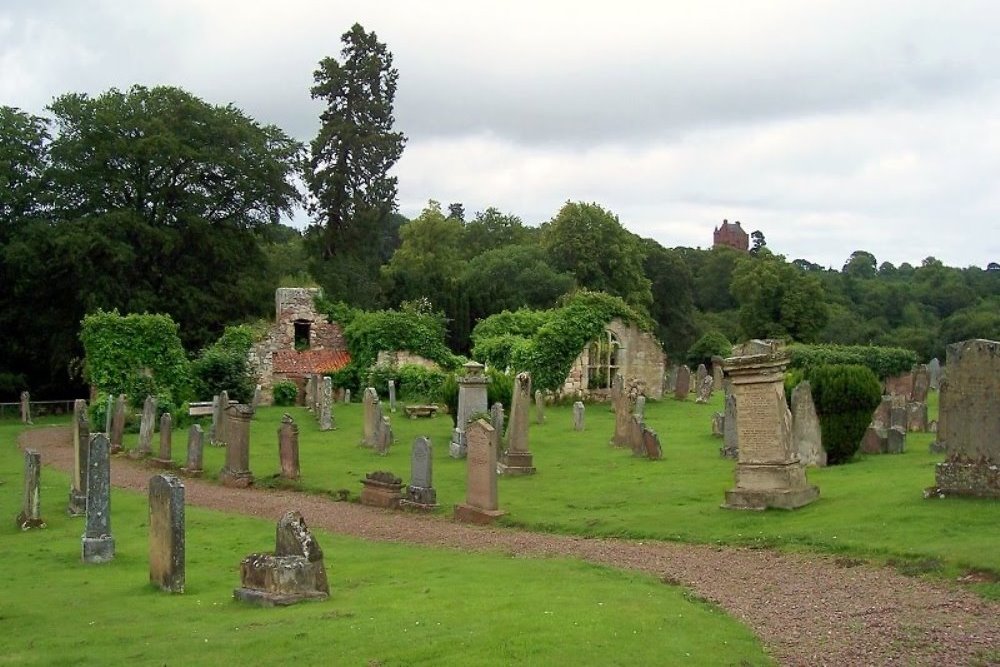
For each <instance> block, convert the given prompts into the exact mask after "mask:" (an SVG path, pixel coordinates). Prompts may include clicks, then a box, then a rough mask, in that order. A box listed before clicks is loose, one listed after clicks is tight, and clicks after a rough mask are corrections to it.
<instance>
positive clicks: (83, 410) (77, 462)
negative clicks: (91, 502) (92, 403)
mask: <svg viewBox="0 0 1000 667" xmlns="http://www.w3.org/2000/svg"><path fill="white" fill-rule="evenodd" d="M89 448H90V422H88V421H87V402H86V401H85V400H83V399H77V400H75V401H73V481H72V484H71V485H70V488H69V503H68V504H67V506H66V514H68V515H70V516H84V515H86V514H87V452H88V449H89Z"/></svg>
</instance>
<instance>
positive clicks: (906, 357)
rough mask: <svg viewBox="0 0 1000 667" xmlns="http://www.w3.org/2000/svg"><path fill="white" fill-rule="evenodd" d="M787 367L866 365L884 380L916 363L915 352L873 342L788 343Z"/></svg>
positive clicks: (905, 370)
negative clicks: (846, 343)
mask: <svg viewBox="0 0 1000 667" xmlns="http://www.w3.org/2000/svg"><path fill="white" fill-rule="evenodd" d="M788 347H789V351H790V352H791V355H792V360H791V363H790V366H791V367H792V368H801V369H804V370H806V371H808V370H809V369H811V368H815V367H817V366H823V365H843V364H852V365H860V366H865V367H866V368H868V369H870V370H871V371H872V372H873V373H875V376H876V378H878V379H880V380H884V379H885V378H887V377H891V376H893V375H899V374H900V373H905V372H907V371H909V370H910V369H911V368H913V366H914V365H915V364H916V363H917V353H916V352H914V351H913V350H907V349H904V348H901V347H877V346H874V345H804V344H794V345H789V346H788Z"/></svg>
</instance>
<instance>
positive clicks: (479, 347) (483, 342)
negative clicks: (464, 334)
mask: <svg viewBox="0 0 1000 667" xmlns="http://www.w3.org/2000/svg"><path fill="white" fill-rule="evenodd" d="M527 343H528V339H527V338H524V337H523V336H518V335H516V334H501V335H499V336H491V337H489V338H480V339H478V340H477V342H476V346H475V347H474V348H473V349H472V358H473V359H475V360H476V361H479V362H482V363H484V364H487V365H489V366H492V367H495V368H499V369H507V368H510V365H511V358H512V357H513V355H514V350H515V349H517V348H518V347H520V346H523V345H526V344H527Z"/></svg>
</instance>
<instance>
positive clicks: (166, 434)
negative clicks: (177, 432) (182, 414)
mask: <svg viewBox="0 0 1000 667" xmlns="http://www.w3.org/2000/svg"><path fill="white" fill-rule="evenodd" d="M173 438H174V420H173V417H171V416H170V413H169V412H164V413H163V414H162V415H161V416H160V451H159V452H158V453H157V455H156V458H155V459H154V460H153V462H154V463H155V464H156V465H157V466H159V467H161V468H173V467H174V460H173V458H172V457H173Z"/></svg>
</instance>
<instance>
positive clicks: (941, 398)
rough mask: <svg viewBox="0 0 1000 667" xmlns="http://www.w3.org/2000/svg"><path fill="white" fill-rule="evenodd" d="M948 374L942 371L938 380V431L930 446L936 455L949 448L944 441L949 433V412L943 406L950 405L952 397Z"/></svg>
mask: <svg viewBox="0 0 1000 667" xmlns="http://www.w3.org/2000/svg"><path fill="white" fill-rule="evenodd" d="M948 394H949V392H948V374H947V373H945V372H944V370H942V372H941V376H940V377H939V378H938V418H937V431H936V432H935V435H934V442H932V443H931V444H930V451H931V452H932V453H935V454H942V453H944V452H945V451H947V449H948V447H947V445H946V443H945V441H944V434H945V433H947V432H948V412H949V411H948V410H945V409H943V407H942V406H944V405H945V404H947V403H948V401H949V400H950V399H951V397H950V396H949V395H948Z"/></svg>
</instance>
